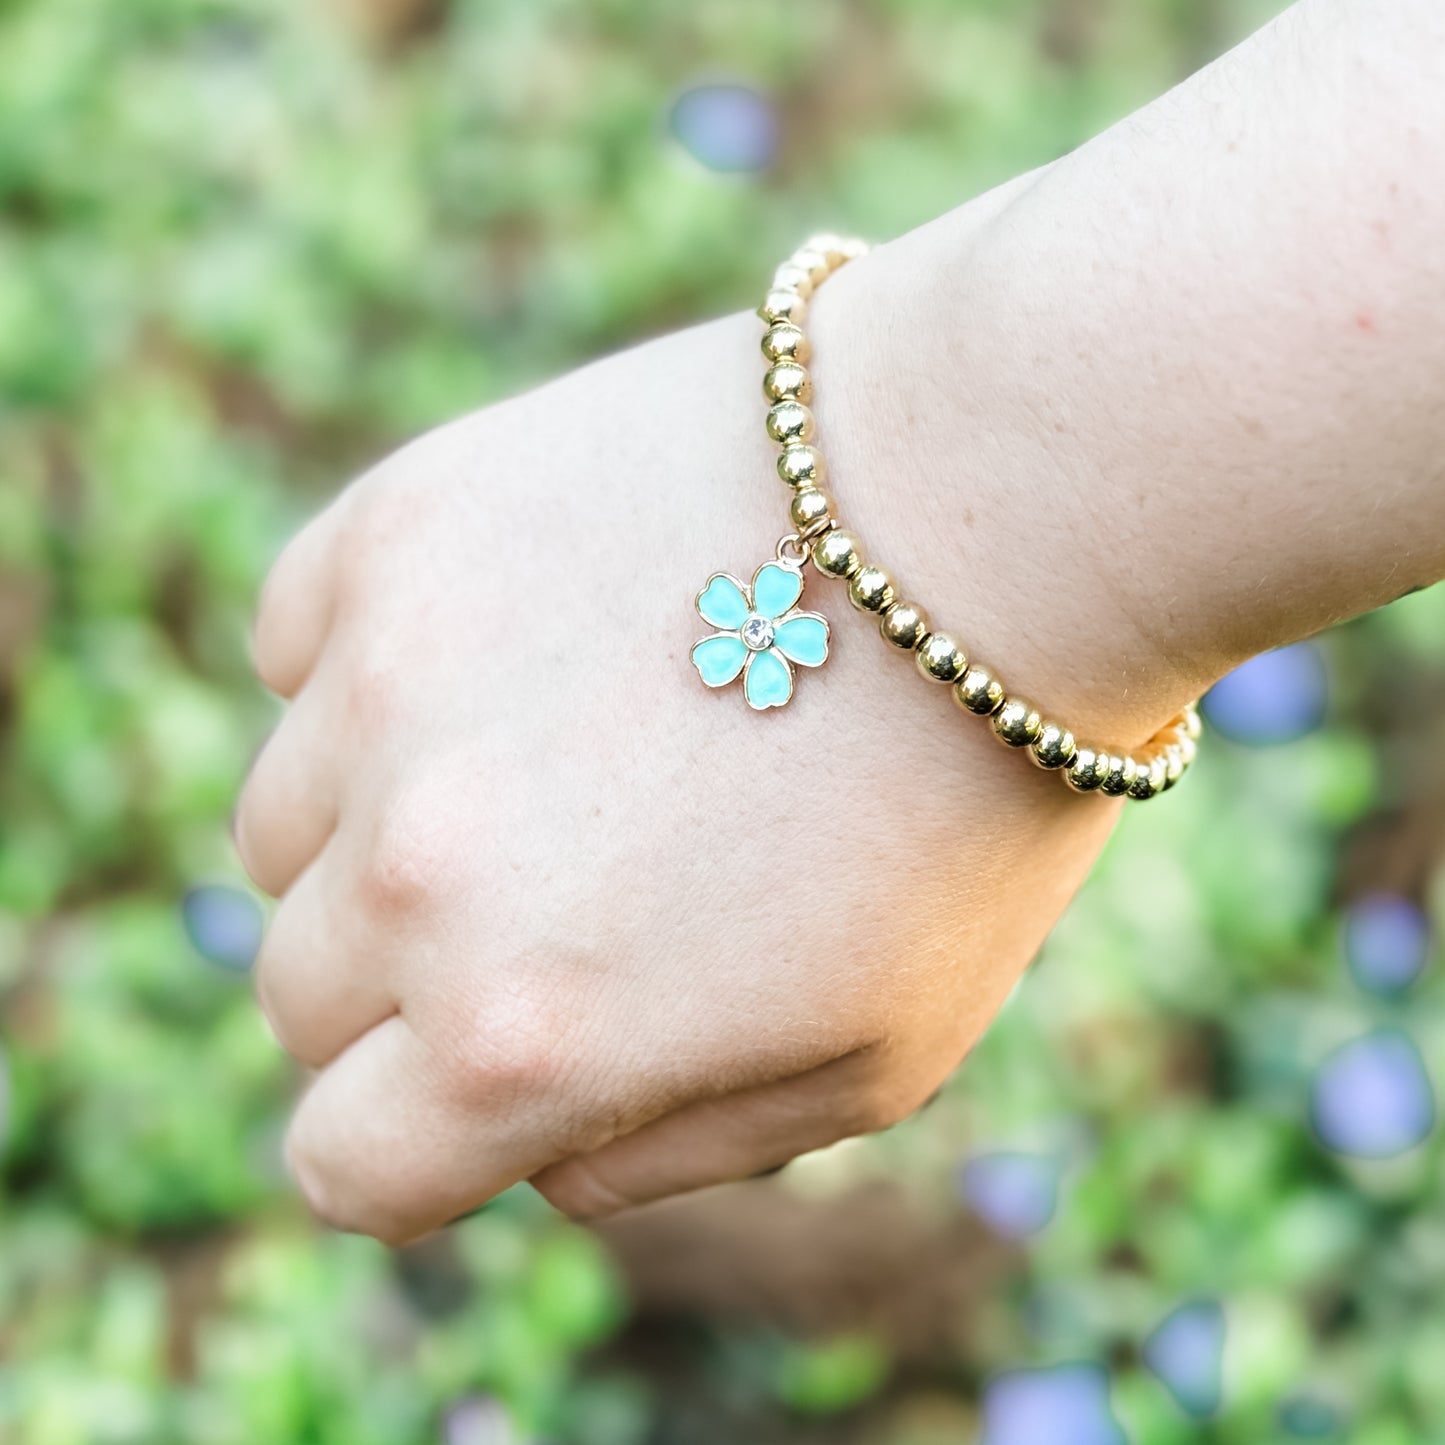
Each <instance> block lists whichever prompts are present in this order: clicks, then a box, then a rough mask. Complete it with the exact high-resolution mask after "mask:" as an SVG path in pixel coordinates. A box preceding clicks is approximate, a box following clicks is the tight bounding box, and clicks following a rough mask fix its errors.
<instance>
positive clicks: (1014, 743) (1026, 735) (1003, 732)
mask: <svg viewBox="0 0 1445 1445" xmlns="http://www.w3.org/2000/svg"><path fill="white" fill-rule="evenodd" d="M1043 726H1044V720H1043V718H1041V717H1040V716H1039V710H1038V708H1036V707H1035V706H1034V705H1033V703H1031V702H1025V701H1024V700H1023V698H1021V697H1006V698H1005V699H1004V701H1003V706H1002V707H1001V708H999V710H998V711H997V712H996V713H995V714H994V715H993V730H994V732H996V733H997V734H998V735H999V737H1000V738H1002V739H1003V741H1004V742H1006V743H1007V744H1008V745H1009V747H1011V748H1026V747H1028V746H1029V745H1030V744H1031V743H1035V742H1037V741H1038V738H1039V733H1040V732H1041V731H1042V730H1043Z"/></svg>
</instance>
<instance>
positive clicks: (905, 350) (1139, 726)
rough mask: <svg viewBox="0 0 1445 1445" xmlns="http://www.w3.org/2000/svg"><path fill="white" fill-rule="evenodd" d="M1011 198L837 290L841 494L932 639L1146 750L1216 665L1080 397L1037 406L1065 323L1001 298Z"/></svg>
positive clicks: (826, 359) (952, 221)
mask: <svg viewBox="0 0 1445 1445" xmlns="http://www.w3.org/2000/svg"><path fill="white" fill-rule="evenodd" d="M1033 179H1034V178H1033V177H1026V178H1023V179H1022V180H1021V181H1020V182H1015V183H1014V184H1013V185H1012V186H1011V187H1010V188H1009V190H1010V192H1011V193H1013V194H1015V195H1017V194H1019V193H1021V192H1022V191H1025V190H1026V189H1027V188H1028V186H1029V185H1030V184H1031V183H1032V181H1033ZM1008 204H1009V201H1008V199H1003V200H1001V199H1000V197H999V196H998V195H996V194H995V195H991V196H988V197H984V198H981V200H980V201H979V202H976V203H974V204H973V205H971V206H968V207H965V208H963V209H962V210H961V211H959V212H956V213H954V214H953V215H951V216H949V217H946V218H945V219H944V220H943V221H941V222H938V223H935V225H933V226H930V227H927V228H924V229H923V230H921V231H917V232H913V233H911V234H910V235H908V236H905V237H904V238H902V239H901V240H900V241H897V242H894V243H892V244H891V245H889V246H886V247H884V248H881V249H880V250H878V251H875V252H874V253H872V254H871V255H870V256H869V257H867V258H866V259H865V260H864V261H862V262H859V263H856V264H855V265H853V266H851V267H845V268H844V269H843V271H842V272H840V273H839V274H838V276H837V277H835V278H834V279H833V280H831V281H830V282H829V283H828V286H827V287H824V288H820V291H819V293H818V294H817V296H816V297H815V298H814V302H813V304H812V306H811V308H810V312H809V318H808V330H809V334H810V336H811V338H812V341H813V348H814V351H813V359H812V361H811V363H810V368H811V371H812V374H813V376H814V378H815V381H816V388H817V389H816V397H815V400H814V403H813V409H814V411H815V414H816V415H817V418H818V427H819V435H820V438H821V441H822V445H823V447H824V450H825V451H826V452H827V455H828V458H829V464H830V487H831V490H832V491H833V492H834V494H835V495H836V497H837V499H838V504H839V507H840V509H841V510H842V512H843V513H844V515H845V516H846V517H847V519H848V526H849V527H850V528H852V529H853V530H855V531H857V532H858V533H859V534H860V535H861V536H862V537H863V538H864V539H865V541H866V543H867V550H868V553H869V555H870V556H872V555H877V556H879V557H881V558H886V559H887V563H888V565H889V567H890V570H891V571H892V572H893V574H894V576H895V578H896V580H897V585H898V587H899V589H900V595H906V596H907V597H908V598H909V599H910V600H914V601H917V602H918V603H920V604H921V605H922V606H923V607H924V608H925V609H927V611H928V613H929V617H930V620H931V622H932V624H933V625H934V626H936V627H938V628H942V629H946V630H948V631H950V632H952V633H954V634H955V635H956V636H957V637H958V638H959V640H960V641H961V642H962V643H963V644H964V646H965V648H966V649H967V651H968V652H969V654H970V656H971V657H972V658H973V659H975V660H976V661H978V662H980V663H981V664H983V665H984V666H986V667H987V668H989V669H990V670H991V671H993V672H994V673H996V674H997V675H999V676H1001V677H1002V678H1003V680H1004V681H1005V683H1006V686H1007V687H1008V689H1009V690H1010V691H1011V692H1014V693H1017V694H1021V695H1023V696H1026V697H1028V698H1029V700H1030V701H1032V702H1033V703H1034V704H1035V705H1037V706H1038V707H1040V708H1041V709H1042V710H1043V711H1044V712H1045V713H1046V714H1048V715H1050V716H1053V717H1055V718H1057V719H1059V720H1061V721H1062V722H1064V723H1065V724H1066V725H1067V726H1069V727H1071V728H1072V729H1073V730H1074V732H1075V733H1076V734H1077V735H1078V736H1079V737H1080V739H1081V741H1082V740H1083V739H1084V738H1085V737H1088V738H1093V739H1096V740H1097V741H1099V742H1102V743H1106V744H1109V745H1111V746H1112V745H1117V746H1130V745H1132V744H1135V743H1139V742H1142V741H1143V740H1145V739H1146V738H1148V737H1149V736H1151V735H1152V734H1153V733H1154V732H1155V731H1156V730H1157V729H1158V728H1159V727H1160V726H1161V725H1162V724H1163V723H1164V722H1166V721H1167V720H1168V719H1169V718H1171V717H1172V716H1173V715H1174V714H1176V713H1177V712H1178V711H1179V709H1180V707H1182V706H1183V705H1184V703H1186V702H1188V701H1189V700H1190V699H1191V698H1192V697H1194V696H1196V695H1197V691H1192V690H1191V687H1192V686H1193V684H1194V683H1195V682H1197V680H1198V671H1199V670H1198V668H1197V667H1191V666H1190V665H1188V663H1187V662H1185V661H1184V660H1182V659H1181V658H1180V657H1179V656H1178V655H1177V654H1175V653H1174V652H1173V651H1172V650H1171V648H1170V646H1169V635H1168V628H1167V622H1168V613H1169V599H1168V598H1167V597H1158V596H1155V595H1154V589H1155V587H1156V585H1157V582H1158V576H1157V571H1156V569H1155V568H1153V567H1145V566H1141V565H1140V564H1139V561H1138V559H1137V558H1136V557H1133V556H1131V550H1132V549H1131V547H1130V546H1129V545H1128V542H1129V538H1128V533H1127V528H1126V527H1125V526H1123V525H1119V526H1113V525H1110V518H1111V516H1119V515H1120V511H1121V508H1123V507H1124V506H1125V500H1124V498H1123V497H1122V495H1120V494H1119V493H1118V492H1117V491H1116V490H1114V489H1113V488H1111V487H1110V486H1108V485H1107V484H1106V483H1105V482H1104V479H1102V478H1092V479H1090V480H1089V481H1088V483H1087V484H1085V483H1084V481H1083V479H1084V478H1086V477H1087V476H1088V469H1087V466H1086V465H1085V463H1086V461H1087V458H1083V457H1080V456H1078V455H1075V454H1074V446H1075V445H1076V441H1075V439H1074V438H1072V437H1071V436H1070V428H1069V424H1068V394H1067V390H1066V388H1064V389H1061V390H1059V391H1058V392H1056V393H1055V394H1054V396H1052V397H1041V396H1040V395H1039V394H1038V387H1037V385H1036V383H1035V380H1034V373H1035V363H1036V358H1037V357H1038V356H1039V355H1040V354H1041V353H1043V352H1045V351H1046V350H1047V348H1048V347H1049V345H1050V335H1049V332H1050V321H1049V318H1048V317H1047V316H1045V315H1039V316H1029V315H1026V314H1017V313H1016V312H1013V311H1012V310H1011V308H1008V307H1002V306H999V305H997V304H994V303H993V302H992V300H991V295H990V288H991V287H992V286H993V285H994V273H995V270H996V268H997V267H998V265H999V264H1000V259H1001V258H999V257H998V256H997V246H996V243H995V241H994V240H993V238H992V237H991V236H990V234H989V230H990V227H991V225H992V224H993V223H994V222H995V221H996V219H997V218H998V217H1000V216H1001V215H1003V214H1005V213H1006V210H1007V206H1008ZM991 253H992V254H991ZM1152 550H1154V551H1155V552H1157V551H1158V549H1157V548H1154V549H1152Z"/></svg>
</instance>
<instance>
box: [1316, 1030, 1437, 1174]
mask: <svg viewBox="0 0 1445 1445" xmlns="http://www.w3.org/2000/svg"><path fill="white" fill-rule="evenodd" d="M1310 1123H1311V1124H1312V1125H1313V1127H1314V1131H1315V1133H1316V1134H1317V1135H1318V1136H1319V1139H1320V1141H1321V1143H1323V1144H1325V1145H1326V1146H1327V1147H1328V1148H1330V1149H1334V1150H1336V1151H1337V1152H1339V1153H1341V1154H1349V1155H1353V1156H1355V1157H1357V1158H1360V1159H1390V1158H1393V1157H1394V1156H1395V1155H1396V1154H1403V1153H1404V1152H1405V1151H1406V1150H1407V1149H1413V1148H1414V1147H1415V1146H1416V1145H1417V1144H1419V1143H1421V1142H1422V1141H1423V1140H1425V1139H1426V1138H1427V1137H1428V1136H1429V1134H1430V1131H1431V1130H1432V1129H1433V1128H1434V1127H1435V1091H1434V1089H1433V1088H1432V1087H1431V1084H1430V1076H1429V1075H1428V1074H1427V1073H1426V1072H1425V1064H1424V1061H1423V1060H1422V1059H1421V1057H1420V1051H1419V1049H1417V1048H1416V1047H1415V1043H1414V1041H1413V1040H1412V1039H1411V1038H1410V1037H1409V1035H1407V1034H1404V1033H1402V1032H1401V1031H1400V1030H1399V1029H1390V1028H1386V1029H1376V1030H1375V1031H1374V1032H1372V1033H1368V1034H1365V1035H1363V1036H1362V1037H1360V1038H1358V1039H1351V1040H1350V1042H1349V1043H1346V1044H1341V1045H1340V1047H1339V1048H1337V1049H1335V1050H1334V1052H1333V1053H1331V1054H1329V1055H1328V1056H1327V1057H1326V1058H1325V1059H1324V1061H1323V1062H1322V1063H1321V1064H1320V1066H1319V1068H1318V1069H1317V1070H1316V1072H1315V1077H1314V1082H1313V1084H1312V1085H1311V1088H1310Z"/></svg>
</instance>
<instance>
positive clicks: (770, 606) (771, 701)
mask: <svg viewBox="0 0 1445 1445" xmlns="http://www.w3.org/2000/svg"><path fill="white" fill-rule="evenodd" d="M802 592H803V574H802V572H801V571H800V570H799V569H798V568H797V567H788V566H785V565H784V564H783V563H781V562H764V563H763V565H762V566H761V567H759V568H758V570H757V571H756V572H755V573H754V574H753V585H752V586H751V587H745V586H743V584H742V583H741V582H739V581H738V579H737V578H736V577H733V576H731V575H729V574H728V573H727V572H714V573H713V574H712V576H711V577H709V578H708V579H707V585H706V586H705V587H704V588H703V589H702V591H701V592H699V593H698V594H697V612H698V616H699V617H701V618H702V620H703V621H704V622H706V623H707V624H708V625H709V626H710V627H716V628H717V629H718V630H717V632H716V633H714V634H713V636H711V637H705V638H703V640H702V641H701V642H699V643H698V644H697V646H696V647H694V648H693V650H692V665H693V666H694V667H695V668H697V671H698V676H699V677H701V678H702V680H703V681H704V682H705V683H706V684H707V685H708V686H709V687H726V686H727V684H728V683H730V682H732V681H733V679H734V678H736V677H737V675H738V674H739V673H741V674H742V677H743V695H744V696H745V697H746V698H747V700H748V706H749V707H751V708H755V709H756V710H757V711H759V712H761V711H762V710H763V709H764V708H769V707H782V706H783V705H784V703H786V702H787V701H788V700H789V699H790V698H791V697H792V695H793V669H792V666H791V664H792V663H795V662H796V663H797V664H798V665H799V666H800V667H819V666H821V665H822V664H823V663H824V662H826V661H827V660H828V622H827V619H826V618H823V617H820V616H818V614H817V613H816V612H798V611H795V610H793V604H794V603H795V602H797V600H798V598H799V597H800V596H802Z"/></svg>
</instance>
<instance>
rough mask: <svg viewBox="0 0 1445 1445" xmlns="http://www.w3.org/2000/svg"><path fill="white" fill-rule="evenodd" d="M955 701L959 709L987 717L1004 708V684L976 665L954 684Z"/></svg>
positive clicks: (985, 669)
mask: <svg viewBox="0 0 1445 1445" xmlns="http://www.w3.org/2000/svg"><path fill="white" fill-rule="evenodd" d="M953 700H954V702H956V703H957V704H958V705H959V707H965V708H967V709H968V710H969V712H976V713H978V714H979V715H980V716H981V717H987V716H988V715H989V714H990V713H994V712H997V711H998V710H999V708H1001V707H1002V706H1003V683H1001V682H1000V681H999V680H998V678H996V677H995V676H994V675H993V674H992V673H991V672H989V671H988V669H987V668H984V667H979V666H978V665H977V664H976V663H975V664H974V666H972V667H970V668H969V669H968V671H967V672H965V673H964V674H963V676H962V677H961V678H959V680H958V681H957V682H956V683H955V684H954V686H953Z"/></svg>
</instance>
